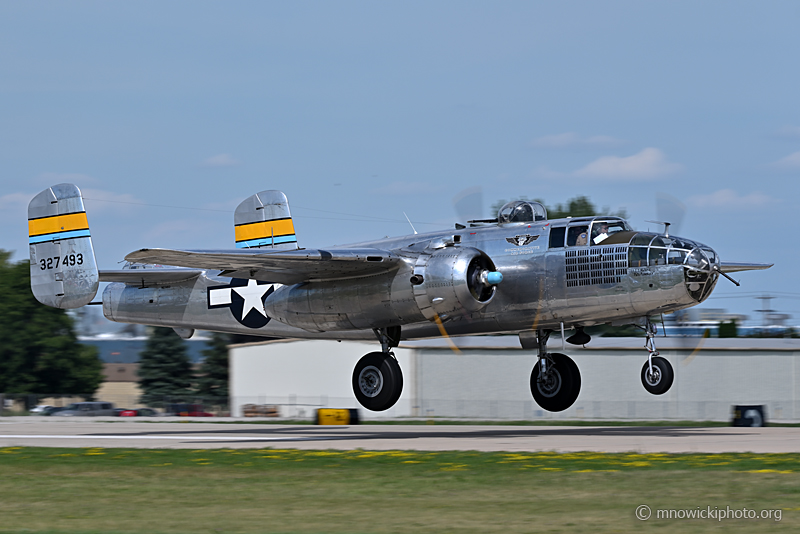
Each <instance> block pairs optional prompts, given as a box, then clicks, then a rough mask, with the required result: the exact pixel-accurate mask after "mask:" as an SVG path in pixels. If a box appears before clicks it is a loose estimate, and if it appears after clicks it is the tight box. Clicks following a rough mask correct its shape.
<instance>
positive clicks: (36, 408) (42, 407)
mask: <svg viewBox="0 0 800 534" xmlns="http://www.w3.org/2000/svg"><path fill="white" fill-rule="evenodd" d="M48 408H52V406H50V405H49V404H39V405H37V406H34V407H33V408H31V411H30V413H31V414H36V415H42V414H43V413H44V411H45V410H46V409H48Z"/></svg>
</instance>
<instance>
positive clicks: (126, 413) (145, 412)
mask: <svg viewBox="0 0 800 534" xmlns="http://www.w3.org/2000/svg"><path fill="white" fill-rule="evenodd" d="M118 415H119V416H120V417H136V416H142V417H153V416H156V415H161V414H160V413H158V412H157V411H155V410H153V409H152V408H138V409H136V410H122V411H120V412H119V414H118Z"/></svg>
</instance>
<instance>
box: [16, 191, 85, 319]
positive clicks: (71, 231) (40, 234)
mask: <svg viewBox="0 0 800 534" xmlns="http://www.w3.org/2000/svg"><path fill="white" fill-rule="evenodd" d="M28 243H29V244H30V258H31V290H32V291H33V295H34V296H35V297H36V300H38V301H39V302H41V303H42V304H46V305H47V306H52V307H54V308H79V307H81V306H84V305H86V304H88V303H89V302H91V301H92V299H93V298H94V297H95V295H96V294H97V288H98V285H99V274H98V272H97V262H96V260H95V257H94V248H93V247H92V238H91V235H90V233H89V222H88V220H87V219H86V210H85V209H84V207H83V198H82V197H81V191H80V189H78V187H77V186H75V185H73V184H59V185H54V186H53V187H50V188H48V189H45V190H44V191H42V192H41V193H39V194H38V195H36V196H35V197H33V200H31V202H30V204H28Z"/></svg>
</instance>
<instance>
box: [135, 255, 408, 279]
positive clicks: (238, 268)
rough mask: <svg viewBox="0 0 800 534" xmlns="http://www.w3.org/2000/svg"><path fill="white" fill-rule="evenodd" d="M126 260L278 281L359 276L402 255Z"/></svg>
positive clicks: (389, 265)
mask: <svg viewBox="0 0 800 534" xmlns="http://www.w3.org/2000/svg"><path fill="white" fill-rule="evenodd" d="M125 259H126V260H127V261H130V262H135V263H157V264H160V265H175V266H180V267H188V268H190V269H208V270H219V271H223V272H222V276H230V277H231V278H252V279H255V280H262V281H265V282H275V283H279V284H299V283H301V282H318V281H322V280H341V279H345V278H358V277H362V276H369V275H374V274H379V273H382V272H386V271H390V270H392V269H395V268H397V266H398V265H399V262H400V261H402V260H401V259H400V258H399V257H397V256H396V255H394V254H392V253H391V252H389V251H386V250H380V249H335V250H314V249H298V250H284V251H279V252H266V251H265V250H263V249H261V250H259V249H241V250H169V249H160V248H156V249H147V248H145V249H141V250H137V251H136V252H131V253H130V254H128V255H127V256H125Z"/></svg>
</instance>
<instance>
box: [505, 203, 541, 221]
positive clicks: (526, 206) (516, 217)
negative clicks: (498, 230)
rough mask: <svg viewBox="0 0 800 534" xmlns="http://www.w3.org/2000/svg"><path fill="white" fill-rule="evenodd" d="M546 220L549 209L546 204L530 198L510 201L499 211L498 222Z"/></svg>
mask: <svg viewBox="0 0 800 534" xmlns="http://www.w3.org/2000/svg"><path fill="white" fill-rule="evenodd" d="M546 220H547V210H546V209H544V206H542V205H541V204H539V203H538V202H531V201H528V200H514V201H513V202H508V203H506V204H504V205H503V207H502V208H500V211H498V212H497V222H498V223H500V224H506V223H521V222H534V221H546Z"/></svg>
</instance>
